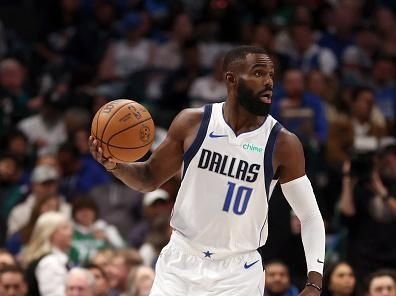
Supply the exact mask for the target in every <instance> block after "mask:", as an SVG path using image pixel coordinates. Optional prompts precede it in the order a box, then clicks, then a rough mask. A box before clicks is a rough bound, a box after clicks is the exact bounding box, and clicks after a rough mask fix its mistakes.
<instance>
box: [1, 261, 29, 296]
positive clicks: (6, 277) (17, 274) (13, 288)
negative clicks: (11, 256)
mask: <svg viewBox="0 0 396 296" xmlns="http://www.w3.org/2000/svg"><path fill="white" fill-rule="evenodd" d="M0 295H2V296H26V295H28V294H27V285H26V281H25V276H24V274H23V271H22V270H21V269H20V268H19V267H16V266H8V267H5V268H2V269H0Z"/></svg>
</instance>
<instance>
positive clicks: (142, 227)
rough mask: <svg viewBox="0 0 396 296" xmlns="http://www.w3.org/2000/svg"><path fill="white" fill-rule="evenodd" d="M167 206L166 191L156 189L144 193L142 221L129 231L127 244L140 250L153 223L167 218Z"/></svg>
mask: <svg viewBox="0 0 396 296" xmlns="http://www.w3.org/2000/svg"><path fill="white" fill-rule="evenodd" d="M169 206H170V203H169V193H168V192H167V191H165V190H163V189H157V190H155V191H153V192H149V193H146V194H145V195H144V197H143V214H144V219H143V220H142V221H141V222H140V223H138V224H136V225H135V227H134V228H133V229H132V230H131V232H130V234H129V236H128V239H129V244H130V245H131V246H133V247H135V248H140V247H141V246H142V244H143V242H144V241H145V240H146V237H147V234H148V233H149V232H150V229H151V228H152V225H153V224H154V221H155V220H156V219H157V218H158V217H159V216H162V215H164V216H167V217H169V210H170V209H169Z"/></svg>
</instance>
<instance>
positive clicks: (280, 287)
mask: <svg viewBox="0 0 396 296" xmlns="http://www.w3.org/2000/svg"><path fill="white" fill-rule="evenodd" d="M264 295H266V296H297V295H298V289H297V288H296V287H295V286H294V285H292V283H291V282H290V275H289V268H288V267H287V265H286V264H284V263H283V262H281V261H277V260H274V261H270V262H268V263H266V264H265V292H264Z"/></svg>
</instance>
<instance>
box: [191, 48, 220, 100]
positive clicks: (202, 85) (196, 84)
mask: <svg viewBox="0 0 396 296" xmlns="http://www.w3.org/2000/svg"><path fill="white" fill-rule="evenodd" d="M222 67H223V55H219V56H217V57H216V59H215V60H214V63H213V66H212V73H211V74H210V75H205V76H203V77H198V78H196V79H195V80H194V81H193V82H192V84H191V88H190V90H189V94H188V95H189V97H190V101H191V106H192V107H202V106H203V105H205V104H210V103H215V102H221V101H223V100H224V99H225V98H226V96H227V89H226V86H225V84H224V81H223V69H222Z"/></svg>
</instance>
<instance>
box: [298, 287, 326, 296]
mask: <svg viewBox="0 0 396 296" xmlns="http://www.w3.org/2000/svg"><path fill="white" fill-rule="evenodd" d="M320 293H321V292H320V291H319V290H318V289H316V288H314V287H305V288H304V289H303V290H302V291H301V293H300V294H299V295H298V296H319V295H320Z"/></svg>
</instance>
